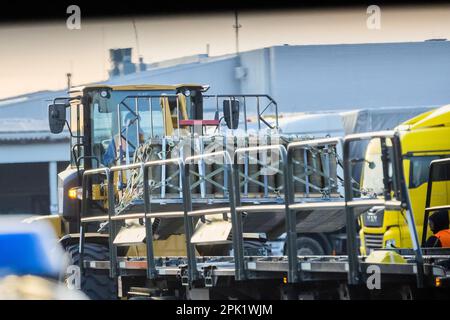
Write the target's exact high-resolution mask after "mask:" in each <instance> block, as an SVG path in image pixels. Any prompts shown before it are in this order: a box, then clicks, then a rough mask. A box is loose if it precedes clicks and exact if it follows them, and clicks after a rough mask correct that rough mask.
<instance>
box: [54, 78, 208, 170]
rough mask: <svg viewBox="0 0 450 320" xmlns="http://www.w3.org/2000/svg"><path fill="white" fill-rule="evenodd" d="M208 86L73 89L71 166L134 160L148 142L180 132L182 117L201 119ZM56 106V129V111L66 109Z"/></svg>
mask: <svg viewBox="0 0 450 320" xmlns="http://www.w3.org/2000/svg"><path fill="white" fill-rule="evenodd" d="M205 89H206V88H205V87H203V86H201V85H189V84H187V85H174V86H171V85H135V86H89V87H84V88H80V89H76V90H73V91H71V92H70V98H69V99H68V100H67V102H66V103H67V104H66V107H67V109H68V110H67V113H68V114H69V115H70V120H69V123H70V128H69V129H70V131H71V151H72V152H71V165H72V167H74V168H86V169H87V168H97V167H100V166H111V165H115V164H120V163H122V164H123V162H124V161H125V162H127V163H128V162H132V161H133V154H134V152H135V150H136V149H137V148H138V147H139V146H140V145H141V144H142V143H143V142H144V141H150V140H151V139H161V138H163V137H164V136H172V135H177V134H178V135H179V134H182V132H181V130H182V128H180V125H179V121H180V120H188V119H202V115H203V98H202V92H204V91H205ZM54 105H55V106H54V107H52V106H51V107H50V109H49V110H53V111H52V112H53V114H50V111H49V122H50V125H51V126H52V125H53V127H54V128H56V130H58V129H60V128H59V127H58V126H60V127H61V126H63V125H64V123H63V122H62V120H61V116H60V114H59V117H56V116H55V113H56V112H60V113H62V111H61V110H63V109H64V108H59V106H58V105H57V104H56V103H55V104H54ZM57 116H58V115H57ZM52 117H53V119H52ZM60 131H62V130H60ZM52 132H54V130H52Z"/></svg>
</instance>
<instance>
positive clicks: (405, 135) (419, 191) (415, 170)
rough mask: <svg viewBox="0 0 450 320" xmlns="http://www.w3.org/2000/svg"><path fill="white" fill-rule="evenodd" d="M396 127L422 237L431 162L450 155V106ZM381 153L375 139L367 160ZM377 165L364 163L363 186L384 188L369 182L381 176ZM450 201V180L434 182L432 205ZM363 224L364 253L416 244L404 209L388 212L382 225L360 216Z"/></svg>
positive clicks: (368, 151) (415, 217)
mask: <svg viewBox="0 0 450 320" xmlns="http://www.w3.org/2000/svg"><path fill="white" fill-rule="evenodd" d="M396 130H397V131H398V132H399V133H400V140H401V146H402V154H403V168H404V172H405V179H406V184H407V186H408V192H409V196H410V199H411V206H412V210H413V214H414V219H415V224H416V228H417V232H418V235H419V240H420V239H421V238H422V233H423V222H424V221H423V218H424V209H425V200H426V193H427V186H428V183H427V181H428V172H429V164H430V162H431V161H432V160H435V159H438V158H447V157H450V105H446V106H443V107H441V108H438V109H435V110H432V111H429V112H426V113H423V114H421V115H419V116H417V117H415V118H413V119H410V120H408V121H406V122H404V123H403V124H401V125H399V126H398V127H397V128H396ZM380 152H381V151H380V143H379V141H376V140H373V141H372V142H371V143H369V146H368V148H367V151H366V160H368V161H372V160H373V161H374V162H376V161H377V160H375V159H376V158H379V156H380ZM371 159H372V160H371ZM378 161H380V160H378ZM377 167H379V166H378V165H376V166H375V168H373V169H372V170H371V169H369V168H368V164H367V165H365V166H364V168H363V172H362V181H361V182H362V183H361V185H362V186H363V188H367V186H368V185H370V186H371V188H372V189H374V192H376V189H379V188H380V187H382V186H381V185H371V183H370V181H368V180H371V179H370V177H371V176H374V175H377V173H376V169H377ZM379 170H381V169H379ZM371 171H372V172H371ZM378 180H379V179H378ZM374 181H375V179H374ZM378 195H379V193H378ZM449 200H450V185H449V183H448V182H436V183H433V198H432V199H431V205H433V206H436V205H441V204H445V203H448V201H449ZM360 223H361V226H362V227H361V231H360V239H361V253H362V254H369V253H370V251H371V249H379V248H386V247H396V248H411V247H412V242H411V237H410V233H409V229H408V224H407V221H406V215H405V212H403V211H387V210H386V211H384V215H383V222H382V224H381V226H375V227H374V226H368V223H367V222H365V221H364V219H363V218H361V219H360ZM430 235H431V231H430V230H428V233H427V236H430Z"/></svg>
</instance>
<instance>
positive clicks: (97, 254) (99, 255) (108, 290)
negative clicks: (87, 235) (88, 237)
mask: <svg viewBox="0 0 450 320" xmlns="http://www.w3.org/2000/svg"><path fill="white" fill-rule="evenodd" d="M78 247H79V245H78V244H76V245H71V246H68V247H66V248H65V249H66V252H67V253H68V255H69V259H70V260H69V264H71V265H76V266H78V263H79V260H80V253H79V252H78ZM84 260H85V261H99V260H103V261H106V260H108V261H109V250H108V247H106V246H104V245H101V244H97V243H85V245H84ZM81 291H83V292H84V293H85V294H86V295H87V296H88V297H89V298H90V299H93V300H115V299H117V285H116V282H115V280H114V279H111V278H110V277H109V271H108V270H94V269H84V274H83V275H82V276H81Z"/></svg>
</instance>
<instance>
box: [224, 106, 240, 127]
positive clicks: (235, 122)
mask: <svg viewBox="0 0 450 320" xmlns="http://www.w3.org/2000/svg"><path fill="white" fill-rule="evenodd" d="M223 118H224V119H225V123H226V124H227V127H228V128H229V129H237V128H238V126H239V101H238V100H224V101H223Z"/></svg>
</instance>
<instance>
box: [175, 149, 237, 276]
mask: <svg viewBox="0 0 450 320" xmlns="http://www.w3.org/2000/svg"><path fill="white" fill-rule="evenodd" d="M218 157H219V158H221V160H222V161H223V168H224V170H225V173H226V174H227V176H228V179H227V191H228V192H227V194H228V197H229V204H228V205H226V206H223V207H215V208H212V209H198V210H193V207H192V201H191V199H192V197H191V188H190V185H191V175H192V174H191V172H192V171H191V169H190V167H191V166H192V164H193V163H195V162H196V161H204V160H207V159H210V158H218ZM184 165H185V168H184V186H185V188H184V190H185V192H183V194H184V195H185V197H184V207H185V212H186V213H187V217H188V218H189V219H187V225H186V228H185V231H186V242H187V244H188V246H189V247H190V248H191V251H190V253H191V254H190V256H188V269H189V277H190V279H191V280H192V279H196V278H197V277H198V274H197V267H196V257H195V249H194V245H193V244H192V242H191V239H192V236H193V234H194V229H193V221H192V219H193V218H194V217H200V219H201V220H202V222H206V219H205V217H206V216H207V215H213V214H220V213H222V214H223V219H224V220H228V213H230V215H231V230H232V247H233V250H234V262H235V279H236V280H242V279H243V278H244V259H243V248H244V246H243V242H242V217H241V215H240V214H239V213H237V211H236V200H235V192H234V177H233V168H232V160H231V157H230V155H229V153H228V152H227V151H221V152H214V153H206V154H201V155H196V156H192V157H187V158H186V159H185V164H184ZM200 178H202V176H201V175H200ZM240 235H241V236H240Z"/></svg>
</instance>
